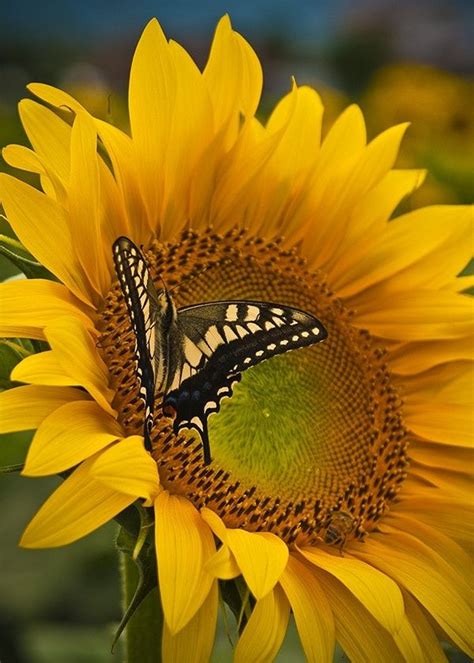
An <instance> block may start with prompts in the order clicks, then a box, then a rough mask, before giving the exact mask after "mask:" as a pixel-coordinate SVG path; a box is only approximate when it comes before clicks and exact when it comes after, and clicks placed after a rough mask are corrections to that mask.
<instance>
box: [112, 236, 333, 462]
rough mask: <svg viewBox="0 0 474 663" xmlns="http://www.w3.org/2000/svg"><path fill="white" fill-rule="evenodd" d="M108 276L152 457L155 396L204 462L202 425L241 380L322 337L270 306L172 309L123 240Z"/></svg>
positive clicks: (312, 321) (300, 315)
mask: <svg viewBox="0 0 474 663" xmlns="http://www.w3.org/2000/svg"><path fill="white" fill-rule="evenodd" d="M112 249H113V258H114V263H115V270H116V272H117V277H118V280H119V283H120V287H121V290H122V294H123V297H124V299H125V302H126V305H127V310H128V314H129V317H130V321H131V325H132V329H133V331H134V336H135V357H136V362H137V368H136V370H137V376H138V383H139V393H140V396H141V398H142V399H143V401H144V403H145V413H144V439H145V447H146V448H147V449H148V450H151V437H150V435H151V431H152V428H153V419H154V402H155V395H156V394H158V393H161V394H162V395H163V404H162V410H163V415H164V416H165V417H169V418H171V419H173V420H174V423H173V430H174V432H175V434H178V432H179V431H180V430H181V429H183V428H187V429H194V430H196V431H197V432H198V433H199V435H200V438H201V443H202V448H203V455H204V463H205V465H208V464H209V463H210V462H211V451H210V444H209V435H208V427H207V420H208V418H209V416H210V415H211V414H213V413H215V412H218V411H219V408H220V403H221V401H222V399H223V398H225V397H231V396H232V393H233V392H232V389H233V387H234V385H235V384H236V383H237V382H239V381H240V379H241V376H242V373H243V372H244V371H246V370H247V369H248V368H251V367H252V366H255V365H256V364H259V363H260V362H262V361H264V360H265V359H269V358H271V357H274V356H275V355H278V354H282V353H284V352H288V351H289V350H294V349H296V348H302V347H305V346H309V345H313V344H314V343H318V342H320V341H323V340H324V339H325V338H326V337H327V331H326V329H325V328H324V326H323V324H322V323H321V322H320V321H319V320H318V319H317V318H315V317H314V316H313V315H312V314H310V313H307V312H305V311H302V310H299V309H296V308H293V307H290V306H285V305H283V304H274V303H271V302H260V301H250V300H249V301H247V300H229V301H215V302H204V303H202V304H194V305H191V306H184V307H182V308H177V307H176V304H175V302H174V300H173V298H172V296H171V293H170V291H169V290H168V289H167V288H166V286H165V284H164V283H163V284H162V286H161V287H156V286H155V284H154V283H153V280H152V277H151V275H150V271H149V269H148V266H147V263H146V259H145V257H144V255H143V253H142V252H141V250H140V249H139V248H138V247H137V246H136V245H135V244H134V243H133V242H132V241H131V240H130V239H128V238H127V237H119V238H118V239H117V240H116V241H115V242H114V243H113V247H112Z"/></svg>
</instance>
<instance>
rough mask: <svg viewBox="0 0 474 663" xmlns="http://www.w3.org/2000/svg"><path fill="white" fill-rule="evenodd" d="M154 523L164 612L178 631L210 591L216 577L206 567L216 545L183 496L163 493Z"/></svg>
mask: <svg viewBox="0 0 474 663" xmlns="http://www.w3.org/2000/svg"><path fill="white" fill-rule="evenodd" d="M155 522H156V528H155V537H156V552H157V559H158V575H159V582H160V592H161V600H162V604H163V612H164V616H165V620H166V623H167V626H168V628H169V630H170V632H171V633H172V634H176V633H177V632H178V631H180V630H181V629H182V628H183V627H184V626H186V624H187V623H188V622H189V621H190V619H192V617H193V616H194V615H195V614H196V612H197V611H198V610H199V608H200V607H201V605H202V604H203V602H204V600H205V598H206V596H207V595H208V594H209V591H210V589H211V585H212V583H213V581H214V579H213V577H212V576H211V575H210V574H209V573H207V572H206V571H205V569H204V567H205V565H206V563H207V561H208V559H210V557H211V556H212V555H213V554H214V553H215V550H216V547H215V544H214V539H213V536H212V533H211V530H210V529H209V527H208V526H207V525H206V524H205V523H204V522H203V521H202V519H201V517H200V515H199V513H198V511H196V509H195V508H194V506H193V505H192V504H191V502H189V500H187V499H186V498H184V497H181V496H177V495H170V494H168V493H167V492H165V491H163V492H162V493H160V494H159V495H158V497H157V498H156V500H155Z"/></svg>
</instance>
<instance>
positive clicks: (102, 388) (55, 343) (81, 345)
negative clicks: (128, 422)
mask: <svg viewBox="0 0 474 663" xmlns="http://www.w3.org/2000/svg"><path fill="white" fill-rule="evenodd" d="M45 334H46V338H47V340H48V342H49V344H50V346H51V348H52V350H53V353H54V357H55V358H56V360H57V361H58V363H59V364H60V366H61V367H62V369H63V371H64V372H65V373H66V374H67V375H70V376H71V378H72V379H73V380H74V382H73V384H77V385H80V386H81V387H84V389H87V391H88V392H89V393H90V394H91V396H92V397H93V398H94V399H95V400H96V401H97V402H98V403H99V405H100V406H101V407H102V408H103V409H104V410H105V411H106V412H108V413H109V414H112V415H113V414H114V413H115V411H114V410H113V409H112V407H111V405H110V402H111V401H112V399H113V397H114V395H115V392H114V391H113V390H112V389H109V388H108V386H107V384H108V380H109V375H108V371H107V367H106V366H105V364H104V362H103V361H102V359H101V357H100V355H99V353H98V351H97V347H96V345H95V343H94V341H93V340H92V338H91V336H90V334H89V333H88V332H87V330H86V329H85V328H84V326H83V325H82V324H81V323H80V322H79V321H78V320H75V319H74V318H60V319H58V320H56V321H55V323H54V326H50V327H46V329H45Z"/></svg>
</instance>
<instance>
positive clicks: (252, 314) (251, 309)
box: [245, 305, 260, 321]
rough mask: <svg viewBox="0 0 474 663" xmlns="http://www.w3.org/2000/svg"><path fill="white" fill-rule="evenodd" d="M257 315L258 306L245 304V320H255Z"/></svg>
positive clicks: (258, 311)
mask: <svg viewBox="0 0 474 663" xmlns="http://www.w3.org/2000/svg"><path fill="white" fill-rule="evenodd" d="M259 315H260V309H259V308H258V306H252V305H249V306H247V313H246V316H245V320H246V321H251V320H257V318H258V316H259Z"/></svg>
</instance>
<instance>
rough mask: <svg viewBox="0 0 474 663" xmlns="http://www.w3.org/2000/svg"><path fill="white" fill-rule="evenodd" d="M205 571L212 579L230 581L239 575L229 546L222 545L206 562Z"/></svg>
mask: <svg viewBox="0 0 474 663" xmlns="http://www.w3.org/2000/svg"><path fill="white" fill-rule="evenodd" d="M205 570H206V571H207V572H208V573H210V574H211V576H213V577H214V578H221V579H222V580H230V579H231V578H237V576H239V575H240V569H239V567H238V565H237V562H236V561H235V557H234V555H233V554H232V552H231V550H230V548H229V546H227V545H225V544H222V546H221V547H220V548H219V550H218V551H217V552H216V553H215V554H214V555H213V556H212V557H211V558H210V559H209V560H208V561H207V563H206V566H205Z"/></svg>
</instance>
